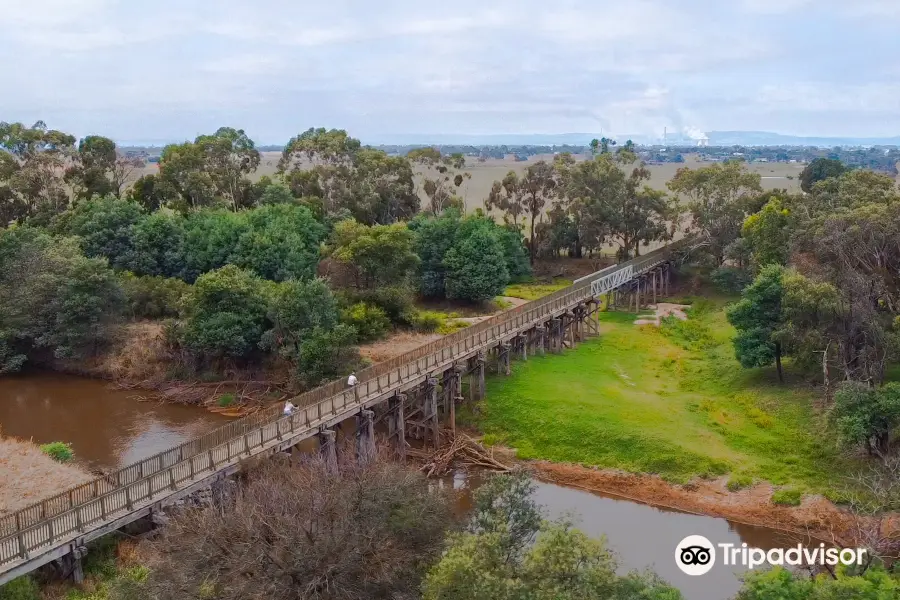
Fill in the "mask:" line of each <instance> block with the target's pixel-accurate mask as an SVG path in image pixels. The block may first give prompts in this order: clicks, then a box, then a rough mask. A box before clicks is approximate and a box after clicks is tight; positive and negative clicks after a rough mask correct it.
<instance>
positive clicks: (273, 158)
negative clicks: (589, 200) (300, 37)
mask: <svg viewBox="0 0 900 600" xmlns="http://www.w3.org/2000/svg"><path fill="white" fill-rule="evenodd" d="M280 157H281V153H280V152H263V153H262V160H261V161H260V166H259V169H258V170H257V171H256V173H254V174H253V176H252V179H258V178H260V177H262V176H263V175H272V174H274V173H275V169H276V168H277V166H278V159H279V158H280ZM577 158H579V159H583V158H584V157H583V156H578V157H577ZM542 159H543V160H547V161H552V160H553V156H552V155H549V154H548V155H543V156H541V155H538V156H532V157H530V158H529V159H528V160H527V161H522V162H517V161H515V160H513V159H511V158H507V159H503V160H498V159H490V160H487V161H486V162H483V163H482V162H476V161H475V160H474V159H467V165H466V171H467V172H468V173H470V174H471V176H472V178H471V179H468V180H466V181H465V182H464V183H463V185H462V186H461V188H460V190H461V193H460V195H461V196H462V197H463V198H464V199H465V202H466V209H467V210H475V209H476V208H481V207H483V206H484V199H485V198H487V195H488V193H489V192H490V191H491V185H492V184H493V183H494V181H498V180H500V179H503V176H504V175H506V173H507V172H509V171H510V170H513V171H516V172H517V173H523V172H524V171H525V168H526V167H527V166H528V165H531V164H534V163H535V162H537V161H539V160H542ZM709 164H711V163H708V162H700V161H698V160H696V159H694V158H693V157H690V156H688V157H687V158H686V162H685V163H683V164H676V163H664V164H660V165H650V172H651V174H652V178H651V180H650V186H651V187H654V188H657V189H660V190H665V189H666V182H667V181H669V180H670V179H672V177H673V176H674V175H675V172H676V171H677V170H678V169H679V168H680V167H691V168H697V167H702V166H708V165H709ZM803 166H804V165H801V164H787V163H752V164H748V165H747V168H748V169H749V170H750V171H752V172H754V173H759V174H760V175H761V176H762V177H763V180H762V186H763V188H764V189H767V190H769V189H780V188H786V189H788V190H789V191H791V192H796V191H799V189H800V182H799V179H798V176H799V175H800V171H802V170H803ZM156 171H157V166H156V164H154V163H148V164H147V165H146V166H145V167H144V168H143V169H140V170H138V171H136V172H135V174H134V175H133V177H134V178H135V179H136V178H137V177H140V176H141V175H146V174H149V173H155V172H156ZM789 176H790V177H793V179H788V177H789ZM417 180H421V177H417ZM420 195H424V194H421V192H420Z"/></svg>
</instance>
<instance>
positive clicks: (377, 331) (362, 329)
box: [341, 302, 391, 342]
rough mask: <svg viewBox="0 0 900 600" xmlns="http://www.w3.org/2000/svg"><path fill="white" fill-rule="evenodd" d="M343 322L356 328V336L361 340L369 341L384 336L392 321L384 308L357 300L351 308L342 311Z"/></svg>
mask: <svg viewBox="0 0 900 600" xmlns="http://www.w3.org/2000/svg"><path fill="white" fill-rule="evenodd" d="M341 323H343V324H345V325H349V326H351V327H353V328H354V329H355V330H356V338H357V341H359V342H368V341H372V340H377V339H379V338H381V337H384V334H385V333H387V331H388V329H389V328H390V326H391V321H390V319H388V317H387V314H385V312H384V311H383V310H381V309H380V308H378V307H377V306H371V305H369V304H366V303H365V302H357V303H356V304H354V305H353V306H351V307H350V308H347V309H345V310H343V311H341Z"/></svg>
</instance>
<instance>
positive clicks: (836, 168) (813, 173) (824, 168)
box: [800, 158, 849, 194]
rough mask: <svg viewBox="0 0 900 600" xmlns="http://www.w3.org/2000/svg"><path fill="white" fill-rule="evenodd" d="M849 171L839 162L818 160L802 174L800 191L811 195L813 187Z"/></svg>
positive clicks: (824, 159)
mask: <svg viewBox="0 0 900 600" xmlns="http://www.w3.org/2000/svg"><path fill="white" fill-rule="evenodd" d="M848 170H849V169H848V168H847V167H846V166H845V165H844V163H842V162H841V161H839V160H835V159H831V158H817V159H815V160H813V161H812V162H811V163H809V164H808V165H806V167H805V168H804V169H803V171H801V172H800V189H801V190H803V191H804V192H806V193H807V194H809V193H810V192H812V190H813V186H814V185H815V184H816V183H818V182H820V181H825V180H826V179H829V178H831V177H839V176H841V175H843V174H844V173H846V172H847V171H848Z"/></svg>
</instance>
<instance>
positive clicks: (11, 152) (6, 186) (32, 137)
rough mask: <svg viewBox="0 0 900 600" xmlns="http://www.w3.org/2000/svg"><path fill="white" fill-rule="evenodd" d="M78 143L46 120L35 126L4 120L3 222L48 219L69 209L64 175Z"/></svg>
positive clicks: (0, 137)
mask: <svg viewBox="0 0 900 600" xmlns="http://www.w3.org/2000/svg"><path fill="white" fill-rule="evenodd" d="M74 145H75V138H74V137H73V136H71V135H69V134H66V133H63V132H61V131H57V130H55V129H48V128H47V125H46V124H45V123H44V122H43V121H38V122H36V123H35V124H34V125H32V126H31V127H25V126H24V125H22V124H21V123H11V124H10V123H6V122H0V219H2V222H0V224H3V225H5V224H7V223H10V222H12V221H22V220H24V219H26V218H29V217H32V218H36V219H38V221H40V222H41V223H46V222H47V221H49V219H50V217H52V216H53V215H56V214H58V213H60V212H62V211H63V210H65V209H66V207H67V206H68V205H69V194H68V192H67V190H66V188H65V186H64V185H63V177H62V175H63V172H64V169H65V165H66V161H67V160H68V158H69V157H70V156H71V154H72V152H73V151H74Z"/></svg>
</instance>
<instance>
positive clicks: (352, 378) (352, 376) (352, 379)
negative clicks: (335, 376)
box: [347, 371, 359, 387]
mask: <svg viewBox="0 0 900 600" xmlns="http://www.w3.org/2000/svg"><path fill="white" fill-rule="evenodd" d="M357 383H359V380H358V379H357V378H356V371H353V372H352V373H350V377H348V378H347V385H348V386H349V387H353V386H355V385H356V384H357Z"/></svg>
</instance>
